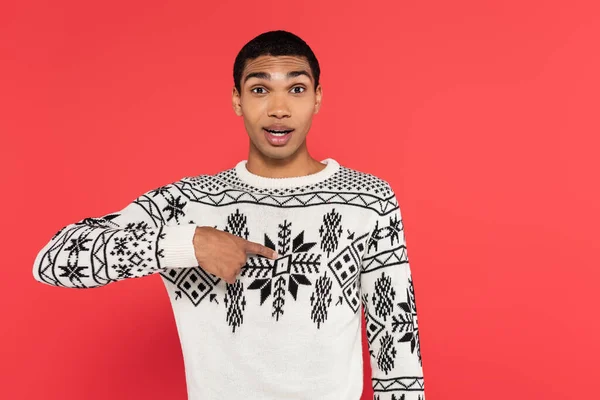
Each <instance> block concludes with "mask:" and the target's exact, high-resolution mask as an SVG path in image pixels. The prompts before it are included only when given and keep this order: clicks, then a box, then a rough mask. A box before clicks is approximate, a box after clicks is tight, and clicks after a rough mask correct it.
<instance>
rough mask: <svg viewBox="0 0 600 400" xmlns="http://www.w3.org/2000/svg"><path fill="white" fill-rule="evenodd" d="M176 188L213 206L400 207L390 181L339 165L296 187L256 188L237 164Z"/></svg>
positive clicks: (383, 210) (378, 209)
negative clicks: (241, 174)
mask: <svg viewBox="0 0 600 400" xmlns="http://www.w3.org/2000/svg"><path fill="white" fill-rule="evenodd" d="M176 186H177V189H178V190H179V191H180V192H181V193H182V194H183V196H185V197H186V198H187V199H189V200H190V201H192V202H195V203H199V204H207V205H210V206H211V207H224V206H227V205H231V204H244V203H248V204H260V205H261V206H265V207H275V208H307V207H312V206H318V205H322V204H331V205H334V204H344V205H349V206H352V207H359V208H365V209H371V210H373V211H375V212H376V213H377V214H379V215H383V214H386V213H388V212H389V210H392V209H394V208H395V207H397V201H396V197H395V196H394V194H393V191H392V189H391V187H390V185H389V183H388V182H386V181H385V180H383V179H381V178H379V177H377V176H374V175H371V174H368V173H365V172H361V171H356V170H353V169H351V168H347V167H345V166H343V165H340V167H339V169H338V170H337V171H336V172H335V173H334V174H333V175H332V176H331V177H329V178H328V179H325V180H323V181H321V182H319V183H316V184H311V185H304V186H297V187H293V188H257V187H252V186H249V185H248V184H246V183H245V182H243V181H241V180H240V179H239V177H238V175H237V173H236V172H235V167H234V168H230V169H227V170H224V171H221V172H219V173H217V174H214V175H208V174H202V175H198V176H193V177H184V178H182V179H181V180H180V181H178V182H176Z"/></svg>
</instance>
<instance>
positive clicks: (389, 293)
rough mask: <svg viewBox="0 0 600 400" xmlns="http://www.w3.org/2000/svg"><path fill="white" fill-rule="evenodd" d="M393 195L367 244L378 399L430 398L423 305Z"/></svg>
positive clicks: (365, 282)
mask: <svg viewBox="0 0 600 400" xmlns="http://www.w3.org/2000/svg"><path fill="white" fill-rule="evenodd" d="M388 193H389V194H388V196H387V198H386V199H384V200H383V202H382V205H383V206H382V209H383V211H382V213H381V214H380V215H378V217H377V218H376V221H375V227H374V228H373V230H372V232H371V236H370V238H369V240H368V241H367V249H366V250H365V254H364V257H363V262H362V267H361V272H360V274H361V275H360V285H361V301H362V305H363V309H364V312H365V322H366V331H367V338H368V346H369V353H370V357H369V359H370V365H371V370H372V377H371V382H372V385H373V392H374V400H400V399H403V400H424V399H425V391H424V379H423V368H422V361H421V347H420V342H419V328H418V322H417V306H416V303H415V290H414V287H413V280H412V275H411V270H410V266H409V263H408V256H407V251H406V240H405V236H404V226H403V223H402V216H401V213H400V207H399V205H398V201H397V198H396V195H395V193H394V191H393V190H392V188H391V187H389V184H388Z"/></svg>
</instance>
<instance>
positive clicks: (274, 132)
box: [264, 128, 293, 136]
mask: <svg viewBox="0 0 600 400" xmlns="http://www.w3.org/2000/svg"><path fill="white" fill-rule="evenodd" d="M264 129H265V131H267V132H269V133H270V134H272V135H276V136H285V135H287V134H288V133H290V132H291V131H293V129H285V130H279V129H267V128H264Z"/></svg>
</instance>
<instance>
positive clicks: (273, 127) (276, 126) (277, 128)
mask: <svg viewBox="0 0 600 400" xmlns="http://www.w3.org/2000/svg"><path fill="white" fill-rule="evenodd" d="M264 129H268V130H270V131H293V130H294V128H292V127H290V126H287V125H283V124H273V125H269V126H265V127H264Z"/></svg>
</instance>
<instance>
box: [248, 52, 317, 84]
mask: <svg viewBox="0 0 600 400" xmlns="http://www.w3.org/2000/svg"><path fill="white" fill-rule="evenodd" d="M300 70H305V71H308V72H309V73H310V74H311V76H312V71H311V70H310V64H309V63H308V60H307V59H306V58H305V57H298V56H269V55H267V56H260V57H257V58H253V59H250V60H248V61H246V66H245V67H244V71H243V73H242V79H243V78H244V77H245V76H246V75H248V74H250V73H252V72H267V73H275V72H280V73H286V72H289V71H300Z"/></svg>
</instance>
